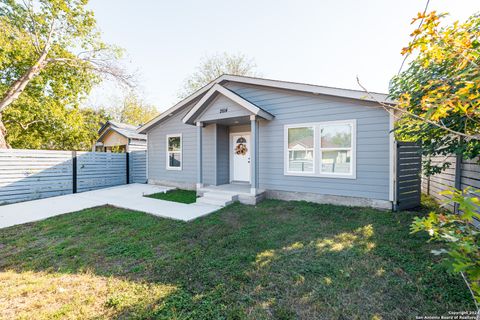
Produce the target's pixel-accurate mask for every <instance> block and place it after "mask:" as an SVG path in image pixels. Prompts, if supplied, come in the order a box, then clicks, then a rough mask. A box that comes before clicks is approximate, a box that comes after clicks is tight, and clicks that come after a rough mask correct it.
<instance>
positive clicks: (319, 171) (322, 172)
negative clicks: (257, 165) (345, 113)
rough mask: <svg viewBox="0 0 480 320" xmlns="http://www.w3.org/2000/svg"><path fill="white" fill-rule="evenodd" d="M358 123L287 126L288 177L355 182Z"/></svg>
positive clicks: (337, 122)
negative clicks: (351, 180) (325, 178)
mask: <svg viewBox="0 0 480 320" xmlns="http://www.w3.org/2000/svg"><path fill="white" fill-rule="evenodd" d="M355 130H356V122H355V120H346V121H330V122H319V123H308V124H301V125H287V126H285V142H286V143H285V174H286V175H308V176H318V177H332V178H336V177H338V178H352V179H355V174H356V173H355Z"/></svg>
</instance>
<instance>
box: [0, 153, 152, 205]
mask: <svg viewBox="0 0 480 320" xmlns="http://www.w3.org/2000/svg"><path fill="white" fill-rule="evenodd" d="M76 159H77V161H76V163H77V166H76V168H77V171H76V185H77V192H83V191H90V190H95V189H100V188H107V187H113V186H118V185H123V184H126V183H127V155H126V154H125V153H105V152H76ZM146 162H147V152H146V151H134V152H132V153H131V154H130V161H129V177H130V179H129V180H130V181H129V182H130V183H146V181H147V176H146V172H147V171H146V168H147V163H146ZM73 164H74V161H73V152H71V151H47V150H19V149H2V150H0V204H5V203H13V202H20V201H27V200H34V199H40V198H47V197H54V196H59V195H65V194H70V193H72V192H73V185H74V176H75V175H74V172H73Z"/></svg>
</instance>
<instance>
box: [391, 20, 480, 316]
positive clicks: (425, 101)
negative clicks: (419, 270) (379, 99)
mask: <svg viewBox="0 0 480 320" xmlns="http://www.w3.org/2000/svg"><path fill="white" fill-rule="evenodd" d="M444 16H445V15H444V14H441V15H438V14H437V13H436V12H431V13H428V14H426V13H423V14H422V13H421V14H418V16H417V17H416V18H415V19H414V20H413V23H415V22H416V21H420V24H419V27H418V28H417V29H416V30H415V31H414V32H413V33H412V37H413V39H412V41H411V42H410V43H409V45H408V46H407V47H406V48H404V49H403V51H402V54H404V55H409V54H412V53H414V54H416V58H415V59H414V60H413V62H411V63H410V65H409V67H408V69H407V70H406V71H404V72H402V73H400V74H399V75H398V76H396V77H395V78H393V80H392V83H391V84H392V85H391V90H390V96H391V97H392V98H393V99H396V100H397V101H398V104H397V105H388V104H385V103H382V105H383V106H384V107H385V108H386V109H387V110H388V111H389V112H394V111H395V112H396V114H398V115H399V116H400V118H399V120H398V122H397V124H396V128H395V130H396V134H397V135H398V136H400V137H404V138H407V139H409V140H411V141H416V142H418V143H421V145H422V147H423V151H422V152H423V154H424V155H425V156H426V157H427V158H426V161H425V171H426V174H427V175H431V174H434V173H437V172H441V171H442V170H444V169H445V168H446V167H448V166H449V165H450V164H449V163H448V162H445V163H444V164H443V165H442V166H432V165H431V162H430V157H431V156H435V155H449V154H455V155H457V156H462V157H464V158H468V159H475V158H476V157H478V156H479V154H480V16H479V15H473V16H472V17H470V18H469V19H468V20H467V21H465V22H463V23H460V22H455V23H453V24H452V25H449V26H441V23H440V22H441V19H442V18H443V17H444ZM445 194H446V195H447V196H450V197H451V202H453V203H455V204H456V205H457V207H458V208H459V211H458V212H456V213H455V214H450V213H447V212H443V211H441V210H436V211H434V212H431V213H430V214H429V215H428V216H426V217H421V218H416V219H415V220H414V222H413V223H412V232H419V231H426V232H428V234H429V236H430V239H431V240H437V241H442V242H444V243H445V244H446V248H444V249H442V250H438V251H435V252H434V253H435V254H446V257H445V259H444V261H446V262H447V263H448V264H449V266H450V269H451V271H453V272H457V273H461V275H462V277H463V279H464V280H465V282H466V284H467V286H468V288H469V289H470V292H471V294H472V296H473V298H474V301H475V303H476V306H477V314H478V315H477V319H479V318H480V309H479V304H480V231H479V230H478V229H477V227H475V226H474V219H480V214H479V213H478V212H477V210H478V207H479V205H480V191H479V190H476V189H471V188H467V189H465V190H463V191H462V190H456V189H453V190H449V191H446V192H445Z"/></svg>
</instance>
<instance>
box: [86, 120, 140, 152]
mask: <svg viewBox="0 0 480 320" xmlns="http://www.w3.org/2000/svg"><path fill="white" fill-rule="evenodd" d="M138 128H139V126H132V125H130V124H126V123H120V122H116V121H110V120H109V121H107V122H106V123H105V124H104V125H103V126H102V127H101V128H100V130H98V134H99V138H98V140H97V142H96V143H95V145H94V146H93V151H100V152H112V151H113V152H132V151H140V150H146V149H147V135H146V134H141V133H137V129H138Z"/></svg>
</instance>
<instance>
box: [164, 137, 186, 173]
mask: <svg viewBox="0 0 480 320" xmlns="http://www.w3.org/2000/svg"><path fill="white" fill-rule="evenodd" d="M174 137H180V159H181V161H180V167H170V153H178V151H168V139H169V138H174ZM165 151H166V159H165V161H166V163H165V165H166V168H167V170H176V171H181V170H182V168H183V136H182V134H181V133H175V134H167V135H166V138H165Z"/></svg>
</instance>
